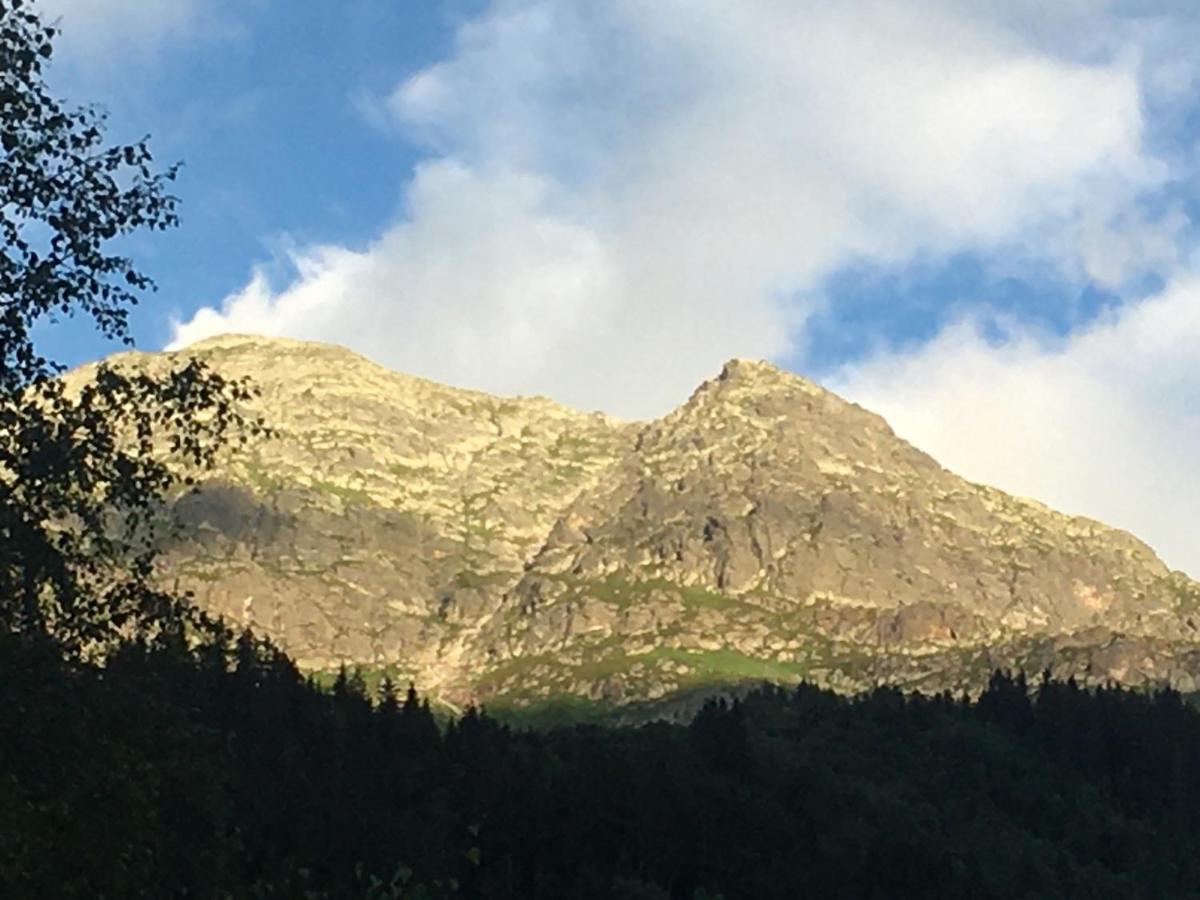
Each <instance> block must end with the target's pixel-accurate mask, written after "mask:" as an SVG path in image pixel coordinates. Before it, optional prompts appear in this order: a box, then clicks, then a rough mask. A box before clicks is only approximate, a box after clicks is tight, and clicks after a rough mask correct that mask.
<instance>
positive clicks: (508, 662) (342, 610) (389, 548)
mask: <svg viewBox="0 0 1200 900" xmlns="http://www.w3.org/2000/svg"><path fill="white" fill-rule="evenodd" d="M193 354H194V355H197V356H199V357H201V358H203V359H206V360H207V361H208V362H209V363H210V364H211V365H212V366H213V367H214V368H215V369H217V370H218V371H221V372H222V373H224V374H228V375H231V376H234V377H239V376H242V375H249V376H251V377H252V378H254V380H255V381H256V383H257V384H258V385H259V386H260V388H261V390H262V395H261V397H260V398H259V400H258V401H256V403H255V404H254V408H253V409H250V410H248V411H250V412H253V413H255V414H258V415H262V416H264V418H265V419H266V423H267V424H268V426H270V427H271V428H272V429H273V430H274V432H275V436H274V437H272V438H271V439H269V440H267V441H265V442H261V443H260V444H258V445H257V446H255V447H253V448H251V449H250V450H248V451H245V452H243V453H241V454H240V455H239V454H234V453H233V452H232V451H230V452H229V453H227V454H225V455H224V456H223V457H222V461H221V463H220V468H219V470H218V472H217V477H215V478H213V479H210V480H208V481H207V482H205V483H204V484H203V485H201V486H200V489H199V491H198V492H197V493H195V494H190V495H186V496H181V497H179V498H178V499H177V500H176V501H175V504H174V509H173V515H174V516H175V518H176V520H177V521H178V522H179V523H180V524H181V525H182V527H183V534H184V537H183V538H182V539H181V540H179V541H178V542H177V543H175V544H173V545H171V546H170V547H168V548H166V551H167V552H166V553H165V555H164V558H163V566H162V577H163V579H164V580H165V581H167V582H168V583H170V584H172V585H177V586H178V587H180V588H183V589H188V590H191V591H193V592H194V594H195V595H196V598H197V601H198V602H199V603H200V604H201V605H203V606H204V607H206V608H208V609H211V610H213V611H215V612H219V613H221V614H223V615H225V616H226V617H228V618H230V619H231V620H232V621H233V622H234V623H236V624H238V625H244V626H246V627H249V628H251V629H253V630H255V631H257V632H259V633H261V634H264V635H266V636H269V637H271V638H272V639H273V640H275V641H277V642H278V643H279V644H281V645H282V646H283V647H284V648H285V649H287V650H288V651H289V652H291V653H292V654H293V655H294V656H295V657H296V658H297V660H298V661H299V662H300V663H301V665H302V666H304V667H305V668H308V669H311V670H323V669H329V668H333V667H336V666H337V665H338V664H340V663H343V662H345V663H351V664H359V665H363V666H368V667H372V668H375V669H379V670H381V671H382V670H386V671H388V672H389V673H391V674H393V675H394V676H395V677H399V678H411V679H412V680H414V681H416V683H417V684H418V685H419V686H421V687H422V688H423V689H424V690H427V691H430V692H432V693H434V694H435V695H441V696H444V697H445V698H446V699H448V700H450V701H452V702H466V701H469V700H497V699H506V700H509V701H512V702H517V703H527V702H536V701H538V700H541V699H545V698H552V697H556V696H560V695H566V696H580V697H587V698H590V699H592V700H603V701H611V702H618V703H621V702H627V701H630V700H638V699H655V698H659V697H665V696H667V695H670V694H672V693H675V692H678V691H684V690H688V689H691V688H694V687H696V686H697V685H703V684H707V683H710V682H711V683H724V682H729V681H738V680H743V679H753V678H766V679H774V680H785V681H795V680H799V679H801V678H803V679H807V680H810V681H814V682H816V683H818V684H823V685H826V686H830V687H834V688H836V689H839V690H855V689H859V688H861V687H864V686H870V685H871V684H873V683H878V682H880V681H891V682H895V683H898V684H901V685H902V686H906V687H916V688H920V689H925V690H940V689H953V690H961V689H973V688H975V687H979V686H981V685H982V682H983V680H985V679H986V673H987V671H989V670H990V668H992V667H994V666H996V665H1009V666H1021V667H1023V668H1026V669H1034V668H1036V669H1038V670H1040V669H1042V668H1045V667H1047V666H1049V667H1051V668H1053V669H1055V671H1057V672H1061V673H1066V674H1074V675H1077V676H1078V677H1080V678H1082V679H1084V680H1091V681H1102V680H1105V679H1108V678H1112V679H1113V680H1117V681H1122V682H1124V683H1129V684H1140V683H1171V684H1175V685H1176V686H1179V687H1182V688H1184V689H1188V688H1193V687H1194V686H1195V679H1196V676H1197V674H1198V673H1200V665H1198V663H1200V654H1197V652H1196V650H1195V647H1194V646H1193V645H1194V644H1195V633H1196V621H1197V620H1196V618H1195V614H1196V612H1197V610H1198V609H1200V586H1198V585H1197V584H1196V583H1195V582H1193V581H1191V580H1190V579H1188V578H1187V577H1186V576H1184V575H1183V574H1182V573H1178V572H1171V571H1170V570H1169V569H1168V568H1167V567H1166V566H1165V565H1164V564H1163V563H1162V562H1161V560H1159V559H1158V558H1157V556H1156V555H1155V554H1154V552H1153V550H1152V549H1151V548H1149V547H1148V546H1147V545H1146V544H1144V543H1143V542H1141V541H1140V540H1138V539H1137V538H1135V537H1134V536H1132V535H1130V534H1128V533H1127V532H1124V531H1121V530H1120V529H1114V528H1110V527H1109V526H1106V525H1104V524H1103V523H1099V522H1096V521H1095V520H1091V519H1087V518H1084V517H1080V516H1068V515H1066V514H1063V513H1058V512H1056V511H1054V510H1051V509H1049V508H1048V507H1046V506H1045V505H1044V504H1040V503H1037V502H1036V501H1031V500H1026V499H1023V498H1016V497H1012V496H1010V495H1007V494H1004V493H1003V492H1001V491H998V490H996V489H995V488H991V487H988V486H986V485H979V484H975V483H972V482H968V481H966V480H964V479H961V478H959V477H958V476H956V475H954V474H953V473H951V472H949V471H947V470H946V469H944V468H943V467H941V466H940V465H939V464H938V463H937V462H936V461H935V460H934V459H933V458H932V457H930V456H929V455H928V454H925V453H924V452H922V451H920V450H919V449H917V448H915V447H913V446H912V445H911V444H908V443H907V442H906V441H904V440H902V439H901V438H899V437H897V436H896V435H895V433H894V432H893V431H892V429H891V428H890V426H888V424H887V423H886V421H885V420H884V419H882V418H881V417H880V416H878V415H876V414H875V413H872V412H870V411H868V410H865V409H863V408H862V407H860V406H858V405H857V404H853V403H850V402H848V401H846V400H844V399H842V398H840V397H838V396H837V395H836V394H833V393H832V392H830V391H828V390H826V389H824V388H822V387H820V386H819V385H817V384H815V383H813V382H811V381H809V380H808V379H805V378H803V377H801V376H798V375H795V374H793V373H789V372H786V371H785V370H783V369H780V368H778V367H776V366H774V365H772V364H770V363H766V362H761V361H754V360H745V359H733V360H730V361H729V362H727V363H726V364H725V366H724V367H723V368H722V370H721V372H720V373H719V374H718V375H717V376H715V377H714V378H711V379H708V380H706V381H705V382H703V383H702V384H700V385H699V386H698V387H697V388H696V390H695V391H693V392H692V394H691V396H690V397H689V398H688V399H687V400H685V401H684V402H683V403H682V404H680V406H678V407H677V408H676V409H674V410H672V411H671V412H669V413H668V414H666V415H665V416H662V417H660V418H658V419H654V420H649V421H640V422H624V421H621V420H618V419H615V418H613V417H611V416H607V415H605V414H603V413H583V412H579V411H576V410H571V409H569V408H567V407H563V406H560V405H559V404H556V403H554V402H553V401H550V400H548V399H546V398H543V397H507V398H505V397H494V396H492V395H490V394H486V393H484V392H480V391H470V390H462V389H457V388H451V387H448V386H445V385H440V384H438V383H437V382H432V381H428V380H425V379H420V378H416V377H414V376H409V375H403V374H401V373H395V372H391V371H390V370H387V369H385V368H384V367H382V366H378V365H377V364H375V363H372V362H371V361H370V360H367V359H366V358H365V357H362V356H360V355H358V354H355V353H353V351H349V350H346V349H344V348H335V347H331V346H329V345H323V344H316V343H311V342H302V341H291V340H281V339H270V338H259V337H254V336H230V335H226V336H221V337H219V338H214V339H209V340H207V341H204V342H201V343H199V344H196V345H192V346H191V347H188V348H186V349H184V350H182V351H176V352H173V353H167V354H136V353H133V354H131V353H124V354H119V355H117V356H116V357H114V358H113V360H114V362H115V363H116V364H121V365H133V366H148V367H151V368H153V367H155V366H161V365H166V364H168V363H169V361H170V360H171V359H172V358H178V357H179V356H187V355H193ZM71 377H76V378H86V377H87V369H84V370H80V371H79V372H77V373H73V374H72V376H71Z"/></svg>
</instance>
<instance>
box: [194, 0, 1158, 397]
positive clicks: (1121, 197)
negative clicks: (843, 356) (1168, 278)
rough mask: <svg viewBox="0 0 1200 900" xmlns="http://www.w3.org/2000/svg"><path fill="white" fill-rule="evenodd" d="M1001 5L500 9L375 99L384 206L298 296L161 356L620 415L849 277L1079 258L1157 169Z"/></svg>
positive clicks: (687, 382)
mask: <svg viewBox="0 0 1200 900" xmlns="http://www.w3.org/2000/svg"><path fill="white" fill-rule="evenodd" d="M978 8H979V9H983V8H984V7H978ZM1064 9H1065V8H1064ZM1006 10H1007V11H1006V13H1005V15H1004V16H1000V15H994V14H992V13H991V12H987V13H981V12H977V6H976V5H975V4H958V3H932V2H931V3H916V2H913V3H906V4H896V3H889V2H882V0H881V2H865V3H857V4H854V5H853V7H852V8H851V7H850V6H849V5H846V4H818V3H811V4H800V3H794V2H783V0H759V2H744V3H737V4H731V3H727V2H717V0H708V2H702V0H686V2H685V0H660V2H655V3H645V2H638V0H621V2H615V3H612V4H592V3H587V2H584V0H559V2H535V0H511V2H497V3H495V4H494V6H493V8H492V9H491V10H490V11H489V12H488V13H487V14H485V15H483V16H481V17H480V18H478V19H476V20H474V21H472V22H469V23H468V24H466V25H465V26H463V27H462V28H461V30H460V31H459V33H458V39H457V43H456V47H455V50H454V52H453V54H452V55H451V56H450V57H449V58H448V59H446V60H444V61H442V62H441V63H439V64H437V65H434V66H432V67H430V68H428V69H426V70H424V71H422V72H419V73H417V74H416V75H414V76H413V77H412V78H410V79H409V80H408V81H406V82H405V83H404V84H402V85H400V86H399V87H398V88H397V89H396V91H395V92H394V93H393V94H392V96H391V97H390V98H388V99H387V100H386V102H385V103H384V104H382V108H385V109H388V110H390V111H391V113H392V114H393V115H394V116H395V117H396V118H397V120H398V122H399V123H400V124H401V126H402V127H403V128H405V129H407V130H408V131H409V133H410V134H412V135H418V136H420V138H421V139H423V140H425V141H426V142H427V143H428V146H429V148H430V154H431V156H430V160H429V161H428V162H427V163H426V164H425V165H423V166H422V167H420V169H419V170H418V171H417V173H416V175H415V177H414V178H413V180H412V182H411V184H410V185H409V186H408V192H409V200H410V202H409V209H408V213H407V215H406V217H404V218H403V219H402V220H401V221H398V222H397V223H395V224H394V225H393V226H392V227H391V228H389V229H388V230H387V231H386V233H384V234H382V235H381V236H380V237H379V239H378V240H376V241H375V242H374V243H373V244H372V245H371V246H370V247H368V248H366V249H365V250H363V251H361V252H352V251H349V250H346V249H338V248H312V249H311V250H306V251H302V252H300V253H299V254H298V256H297V261H298V262H299V263H300V264H301V268H302V269H303V270H304V271H303V272H302V274H301V275H300V277H299V278H298V279H297V280H296V281H295V282H294V283H292V284H289V285H283V286H280V287H269V286H268V285H267V284H266V283H265V281H264V280H263V279H261V278H258V279H254V280H252V281H251V282H250V284H248V285H247V287H246V288H244V289H243V290H241V291H239V292H237V293H235V294H233V295H231V296H230V297H228V298H226V299H225V300H224V302H223V303H222V304H220V307H219V308H218V309H209V310H204V311H202V312H200V313H199V314H197V315H196V316H195V317H194V318H192V319H191V320H189V321H187V322H185V323H177V325H176V331H175V343H176V344H184V343H187V342H189V341H193V340H196V339H199V338H202V337H204V336H207V335H209V334H212V333H215V332H219V331H225V330H230V331H246V330H254V331H262V332H267V333H278V334H288V335H293V336H299V337H309V338H316V339H326V340H334V341H338V342H341V343H344V344H347V345H349V346H351V347H355V348H357V349H360V350H362V351H364V352H366V353H368V354H369V355H371V356H373V357H374V358H376V359H377V360H379V361H381V362H383V363H386V364H388V365H391V366H393V367H396V368H398V369H402V370H406V371H413V372H416V373H419V374H422V375H428V376H432V377H437V378H442V379H444V380H447V381H451V382H455V383H459V384H469V385H474V386H479V387H483V388H488V389H492V390H501V391H514V392H529V393H535V392H536V393H547V394H550V395H552V396H554V397H556V398H558V399H560V400H563V401H566V402H569V403H573V404H576V405H580V406H584V407H597V406H602V407H605V408H608V409H610V410H612V411H615V412H617V413H620V414H625V415H633V416H641V415H649V414H654V413H659V412H662V411H663V410H665V409H666V408H668V407H669V406H671V405H673V404H674V403H677V402H678V401H679V400H680V399H681V398H682V397H683V396H685V395H686V394H687V392H688V391H689V390H690V388H691V387H693V386H694V384H695V383H696V382H697V381H698V380H699V379H700V378H701V377H704V376H707V375H709V374H711V373H712V372H713V371H714V370H715V369H716V368H717V367H718V366H719V364H720V362H721V361H722V360H723V359H725V358H727V357H729V356H731V355H734V354H738V355H752V356H764V357H779V356H780V355H782V354H785V353H786V352H787V351H788V349H789V347H790V346H791V339H792V338H793V337H794V336H795V332H796V329H797V328H798V327H799V325H800V324H801V323H802V322H803V321H804V318H805V316H806V315H807V314H808V313H809V312H810V311H811V309H812V303H811V302H810V300H809V299H807V298H812V297H813V296H814V292H815V291H816V289H817V288H818V286H819V284H820V281H821V279H822V277H823V276H825V275H826V274H828V273H829V272H830V271H831V270H833V269H834V268H836V267H837V266H839V265H841V264H843V263H844V262H846V261H847V260H848V259H850V258H853V257H868V258H871V259H874V260H876V261H882V262H885V263H886V262H889V261H903V260H904V259H906V258H908V257H909V256H910V255H911V254H913V253H916V252H935V253H936V252H941V251H951V250H956V249H962V248H969V247H984V248H987V247H995V246H1021V247H1026V248H1029V249H1030V250H1031V252H1041V250H1040V249H1039V248H1041V247H1042V246H1059V245H1061V249H1060V250H1059V251H1056V252H1059V254H1060V255H1061V256H1062V257H1063V261H1064V264H1066V263H1067V262H1069V263H1070V264H1071V265H1079V264H1080V263H1079V259H1078V258H1079V255H1080V252H1081V251H1080V248H1079V247H1078V246H1077V245H1078V243H1079V240H1077V239H1076V237H1074V236H1075V235H1077V234H1078V233H1081V229H1082V228H1083V227H1084V226H1083V224H1082V223H1084V222H1087V221H1092V222H1105V223H1107V222H1111V221H1118V220H1120V219H1121V216H1122V215H1123V213H1122V210H1123V209H1124V207H1125V206H1126V205H1127V202H1128V200H1129V198H1131V197H1133V196H1135V195H1136V193H1137V192H1138V191H1139V190H1142V189H1143V188H1145V187H1146V186H1149V185H1153V184H1156V183H1157V182H1158V181H1159V180H1161V179H1162V177H1163V176H1164V172H1163V170H1162V167H1161V165H1160V164H1159V163H1157V162H1156V161H1155V160H1154V159H1153V158H1151V157H1150V156H1149V155H1148V154H1147V153H1146V152H1145V151H1144V150H1143V147H1142V142H1141V135H1142V130H1143V122H1142V115H1141V109H1140V99H1141V98H1140V94H1139V88H1138V83H1137V70H1136V66H1135V65H1134V64H1133V63H1131V62H1130V61H1129V58H1128V55H1125V56H1123V55H1121V54H1120V53H1116V52H1115V51H1110V50H1105V52H1104V53H1102V54H1100V55H1099V56H1097V54H1096V52H1095V51H1094V48H1093V47H1091V46H1090V45H1089V47H1088V54H1084V55H1086V56H1088V59H1089V60H1091V61H1090V62H1081V61H1079V60H1078V59H1077V57H1078V56H1079V55H1080V54H1078V53H1076V52H1075V51H1074V50H1072V52H1071V53H1067V54H1060V53H1057V51H1055V52H1052V51H1051V50H1049V49H1046V46H1045V44H1046V42H1045V41H1044V40H1042V38H1041V37H1039V35H1040V34H1041V33H1042V32H1044V31H1047V28H1046V22H1045V16H1046V15H1050V14H1049V13H1047V14H1045V15H1041V14H1038V13H1036V12H1035V11H1031V10H1034V7H1033V6H1032V5H1028V8H1026V5H1024V4H1022V5H1018V6H1014V7H1012V8H1011V9H1009V8H1007V7H1006ZM1014 10H1015V11H1014ZM1063 14H1064V15H1065V13H1063ZM1039 16H1040V17H1039ZM1030 23H1033V24H1032V25H1031V24H1030ZM1033 25H1038V26H1039V28H1041V29H1042V32H1039V30H1038V28H1034V27H1033ZM1089 54H1090V55H1089ZM1097 59H1098V61H1097ZM372 108H373V109H376V110H378V109H379V108H381V107H380V106H379V105H373V106H372ZM1096 210H1100V212H1096ZM1089 216H1090V217H1091V218H1090V219H1089V218H1088V217H1089ZM1102 231H1103V229H1102ZM1103 233H1104V234H1107V232H1106V231H1104V232H1103ZM1098 240H1099V238H1094V239H1093V243H1095V242H1096V241H1098ZM1136 267H1137V259H1131V260H1130V261H1129V263H1128V264H1127V265H1123V266H1122V267H1121V271H1120V274H1121V275H1124V274H1126V272H1127V270H1131V269H1136Z"/></svg>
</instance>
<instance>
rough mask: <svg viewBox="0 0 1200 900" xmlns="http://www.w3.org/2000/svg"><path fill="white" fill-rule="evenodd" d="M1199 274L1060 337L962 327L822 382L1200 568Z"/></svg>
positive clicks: (982, 469) (1027, 489) (1016, 487)
mask: <svg viewBox="0 0 1200 900" xmlns="http://www.w3.org/2000/svg"><path fill="white" fill-rule="evenodd" d="M1197 347H1200V280H1197V279H1190V280H1181V281H1179V282H1178V283H1176V284H1174V285H1172V286H1171V287H1170V288H1168V289H1167V290H1166V291H1164V292H1163V293H1162V294H1161V295H1159V296H1156V297H1154V298H1152V299H1149V300H1146V301H1143V302H1141V303H1139V304H1137V305H1133V306H1130V307H1127V308H1125V309H1124V310H1122V311H1121V312H1120V313H1119V314H1114V315H1113V316H1111V317H1109V318H1106V319H1105V320H1103V321H1101V322H1099V323H1097V324H1094V325H1093V326H1091V327H1090V328H1089V329H1087V330H1086V331H1083V332H1080V333H1077V334H1074V335H1072V336H1070V337H1069V338H1065V339H1059V340H1051V339H1048V338H1046V337H1045V336H1038V335H1035V334H1031V333H1028V332H1021V331H1020V330H1019V329H1017V330H1014V331H1013V332H1012V333H1011V334H1010V336H1009V340H1008V341H1006V342H1005V343H1003V344H1000V345H998V346H993V345H989V344H988V342H986V341H985V340H984V339H983V338H982V337H981V336H980V333H979V331H978V329H977V328H975V327H974V326H973V325H972V324H971V323H970V322H960V323H958V324H956V325H954V326H953V327H950V328H948V329H946V330H945V331H944V332H943V333H942V334H941V335H939V336H938V338H937V339H936V340H934V341H932V342H931V343H930V344H928V345H927V346H925V347H923V348H921V349H920V350H919V351H918V352H916V353H912V354H883V355H879V356H876V357H875V358H873V359H871V360H868V361H866V362H865V363H862V364H859V365H857V366H853V367H849V368H847V369H846V370H845V371H843V372H842V373H840V375H839V376H838V377H837V379H836V380H835V381H834V382H833V383H831V385H830V386H831V387H833V388H834V389H835V390H838V391H839V392H841V393H843V394H844V395H845V396H847V397H850V398H852V399H854V400H856V401H857V402H859V403H861V404H863V405H864V406H867V407H868V408H870V409H873V410H875V411H877V412H879V413H881V414H882V415H883V416H885V417H886V418H887V419H888V421H889V422H890V423H891V424H892V426H893V427H894V428H895V429H896V431H897V433H898V434H900V435H901V436H902V437H905V438H907V439H908V440H910V441H911V442H913V443H915V444H917V445H918V446H920V447H921V448H922V449H924V450H926V451H928V452H929V453H931V454H932V455H933V456H934V457H935V458H937V459H938V460H939V461H940V462H941V463H942V464H943V465H945V466H946V467H947V468H950V469H952V470H954V471H956V472H958V473H960V474H962V475H965V476H967V477H969V478H973V479H975V480H978V481H983V482H987V483H989V484H995V485H997V486H998V487H1001V488H1003V489H1005V490H1008V491H1010V492H1014V493H1017V494H1022V495H1025V496H1030V497H1036V498H1037V499H1039V500H1041V501H1043V502H1045V503H1047V504H1049V505H1051V506H1054V507H1056V508H1059V509H1063V510H1065V511H1068V512H1072V513H1076V514H1082V515H1088V516H1091V517H1093V518H1097V519H1100V520H1101V521H1105V522H1110V523H1113V524H1117V525H1119V526H1120V527H1122V528H1125V529H1127V530H1129V531H1132V532H1133V533H1134V534H1136V535H1138V536H1139V537H1141V538H1142V539H1144V540H1147V541H1148V542H1150V544H1151V545H1152V546H1153V547H1154V548H1155V549H1156V550H1157V551H1159V553H1161V554H1162V555H1163V557H1164V559H1166V560H1167V562H1168V563H1170V564H1172V565H1174V566H1177V567H1181V568H1183V569H1185V570H1187V571H1189V572H1190V573H1191V574H1192V575H1194V576H1196V575H1200V540H1198V536H1197V527H1196V512H1195V511H1196V510H1197V509H1200V478H1198V477H1197V465H1196V460H1197V459H1200V355H1197V353H1196V348H1197Z"/></svg>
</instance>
